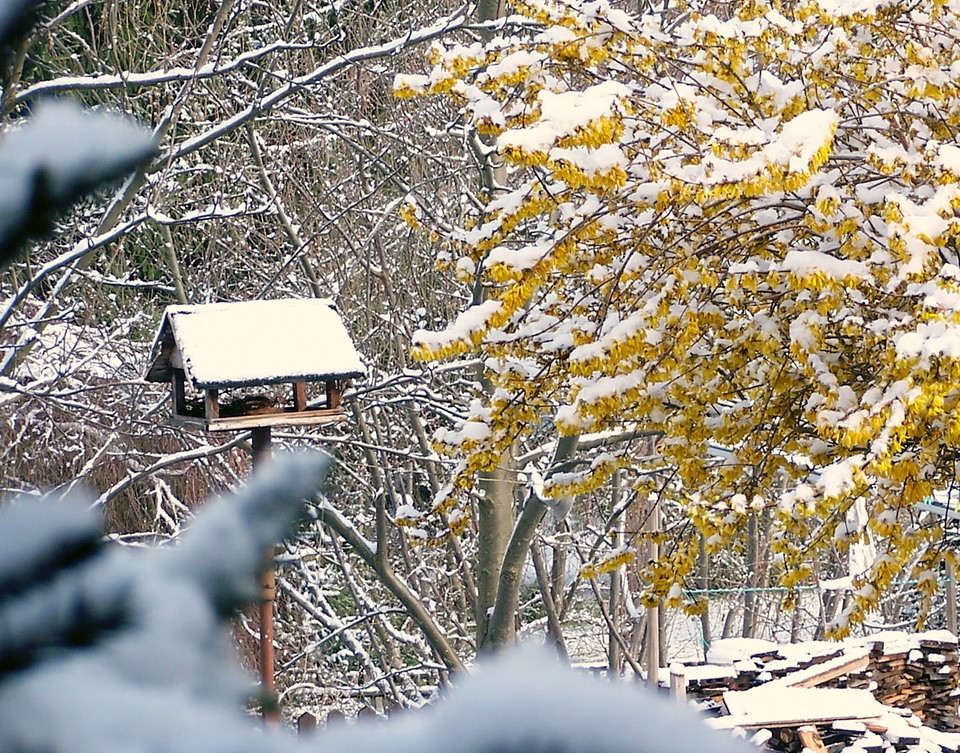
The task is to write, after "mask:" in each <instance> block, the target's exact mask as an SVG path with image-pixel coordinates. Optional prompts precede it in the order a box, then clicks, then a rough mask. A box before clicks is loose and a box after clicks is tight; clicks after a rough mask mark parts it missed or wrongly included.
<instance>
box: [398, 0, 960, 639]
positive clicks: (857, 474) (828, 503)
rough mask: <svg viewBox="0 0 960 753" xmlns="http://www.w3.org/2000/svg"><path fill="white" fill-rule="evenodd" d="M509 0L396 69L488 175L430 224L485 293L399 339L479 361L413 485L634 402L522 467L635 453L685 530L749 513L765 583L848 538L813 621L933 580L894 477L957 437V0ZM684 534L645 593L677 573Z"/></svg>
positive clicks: (725, 533) (928, 545)
mask: <svg viewBox="0 0 960 753" xmlns="http://www.w3.org/2000/svg"><path fill="white" fill-rule="evenodd" d="M511 6H512V13H513V14H514V15H512V16H510V17H509V18H508V19H507V20H506V23H505V24H504V27H503V31H502V32H501V33H499V35H497V36H496V37H494V38H492V39H491V40H489V41H488V42H486V43H479V42H476V43H472V44H445V45H437V46H436V47H435V48H434V49H433V50H432V53H431V59H430V62H431V64H432V69H431V70H430V72H429V73H428V74H426V75H418V76H399V77H398V78H397V82H396V89H397V91H398V93H399V94H400V95H409V96H424V95H438V96H442V97H446V98H448V99H449V100H450V101H452V102H453V103H455V104H456V105H457V106H459V107H461V108H462V111H463V113H464V115H463V117H464V125H465V126H466V127H467V128H471V129H475V131H476V132H477V133H479V134H480V135H481V136H482V137H483V139H484V143H486V144H489V145H490V148H491V149H495V151H496V153H497V155H498V157H499V159H502V160H503V162H504V164H505V166H506V171H505V172H506V176H507V178H506V180H505V183H506V185H504V186H502V190H499V191H497V192H495V194H494V195H492V196H490V197H489V201H488V203H487V205H486V207H485V210H484V212H483V213H478V214H477V215H476V216H475V218H474V219H473V222H472V223H469V224H468V226H467V227H463V228H459V229H456V230H449V229H446V230H443V229H438V232H439V233H440V234H441V235H442V236H443V239H442V243H443V248H444V252H443V259H442V260H443V262H444V263H447V264H449V265H452V266H453V268H454V269H455V271H456V274H457V276H458V278H459V279H461V280H462V281H463V282H464V283H467V284H469V285H475V284H478V281H479V284H480V285H482V286H483V287H484V290H485V297H484V298H483V300H482V301H481V302H480V303H478V304H477V305H474V306H472V307H470V308H468V309H467V310H465V311H464V312H463V313H462V314H461V315H460V316H459V317H458V318H457V319H456V320H455V321H453V322H452V323H451V324H450V325H449V326H448V327H447V328H445V329H444V330H442V331H438V332H426V331H422V332H419V333H417V336H416V341H415V354H416V355H417V356H418V357H420V358H423V359H440V358H447V357H451V356H456V355H458V354H463V353H468V352H470V353H474V352H479V353H480V354H481V355H482V357H483V358H484V359H485V364H486V368H487V372H488V375H489V378H490V380H491V382H492V384H493V385H494V389H493V390H492V391H489V393H488V396H487V397H486V398H483V399H481V400H479V401H478V402H477V403H476V404H475V406H474V408H473V409H472V411H471V415H470V417H469V419H468V420H467V421H465V422H464V423H463V425H462V426H461V427H460V429H459V430H458V431H454V432H444V433H443V434H442V435H440V436H438V437H437V439H438V440H439V441H440V443H441V444H443V445H445V446H446V448H447V449H450V450H452V451H454V452H457V453H460V455H461V456H462V458H463V462H462V463H461V465H460V466H459V468H458V472H457V474H456V476H455V479H454V483H453V485H452V487H451V489H450V491H449V495H448V496H446V497H445V498H443V499H438V500H436V502H435V506H436V507H437V508H438V509H439V508H444V509H452V508H454V507H455V505H456V504H457V499H458V494H460V493H461V492H462V490H464V489H467V488H469V485H470V484H471V483H472V479H474V478H475V474H476V473H477V472H479V471H482V470H485V469H489V468H490V467H492V466H493V465H495V464H496V463H497V462H499V460H500V458H501V457H502V456H503V455H504V453H506V452H509V451H510V450H511V447H514V446H516V445H515V443H516V442H517V441H518V439H522V438H523V436H524V435H525V433H526V432H529V431H530V430H531V429H532V428H533V427H536V426H538V424H539V423H540V422H542V420H544V419H550V420H552V423H553V426H554V427H555V430H556V432H558V433H560V434H579V435H581V436H585V435H587V434H597V433H602V432H617V431H620V432H622V431H624V430H629V429H636V430H637V431H640V432H650V433H655V434H657V435H662V439H661V440H660V441H659V443H658V447H659V448H660V452H659V453H658V454H657V455H656V456H653V457H651V456H649V455H645V454H641V453H639V452H637V451H636V446H635V443H633V444H631V443H622V444H619V445H614V446H612V447H610V446H608V447H601V448H600V449H597V450H595V451H593V450H589V451H583V452H581V453H580V458H579V459H580V460H582V461H583V462H582V463H581V465H579V466H577V468H579V469H580V470H576V471H574V472H569V473H562V474H554V475H553V476H550V477H549V478H548V480H547V484H546V489H545V493H546V494H547V495H549V496H563V495H570V494H580V493H584V492H587V491H590V490H591V489H594V488H596V487H597V486H598V485H600V484H602V483H603V482H604V481H605V480H606V479H607V478H608V477H609V476H610V474H611V473H612V472H613V471H614V470H615V469H617V468H621V467H630V468H634V469H639V470H640V471H642V470H644V468H646V467H648V466H651V465H653V464H656V465H657V466H661V467H663V468H665V469H669V473H668V474H663V473H661V474H647V475H644V474H643V473H638V474H636V475H635V476H634V478H637V479H638V480H637V481H636V484H635V486H636V491H637V493H639V494H641V495H643V494H661V493H663V491H664V488H665V486H664V485H665V483H669V484H670V487H671V489H673V490H674V493H675V494H679V495H681V496H682V498H683V499H684V500H685V514H686V515H688V516H689V518H690V519H691V520H692V521H693V522H694V523H695V524H696V529H697V530H698V531H699V533H700V535H702V536H704V537H705V538H706V539H707V542H708V546H709V547H710V549H711V550H717V549H719V548H721V547H724V546H728V545H730V544H731V542H733V541H735V539H736V538H737V537H738V536H739V535H740V533H741V532H742V530H743V529H744V528H745V523H746V521H747V519H748V518H749V517H750V516H751V515H758V514H762V515H765V516H768V517H769V518H772V532H773V534H772V541H773V544H772V548H773V553H774V556H775V560H774V562H775V567H777V568H778V571H779V572H780V573H781V574H782V582H783V583H784V584H785V585H788V586H793V585H797V584H799V583H800V582H802V581H803V580H804V579H805V578H807V577H808V576H810V575H811V573H812V572H813V568H812V564H811V563H812V561H813V560H814V559H815V558H816V557H817V556H818V553H819V552H820V551H822V550H823V548H825V547H831V546H837V547H840V548H841V549H842V548H844V547H847V546H849V545H850V544H851V543H853V542H860V543H861V544H862V543H864V542H866V541H869V542H871V544H872V545H874V546H875V547H876V552H877V556H876V558H875V559H874V561H873V563H872V565H871V566H870V567H869V568H868V569H867V570H866V571H865V572H863V573H854V575H856V576H857V577H856V578H855V580H854V582H853V583H854V588H855V599H854V600H853V602H854V606H853V608H852V610H849V612H848V613H847V614H845V615H844V616H843V617H842V618H841V620H840V621H839V622H838V623H837V624H836V625H834V626H833V627H834V629H835V631H836V632H837V633H842V632H844V631H845V630H846V629H848V627H849V625H850V624H851V623H854V622H857V621H859V620H862V619H863V617H864V616H865V615H866V614H867V613H868V612H870V611H871V609H873V608H874V607H875V606H876V604H877V602H878V600H879V599H880V598H881V597H882V594H883V593H884V591H885V589H887V588H888V587H889V586H890V584H891V583H892V582H893V581H894V580H895V579H897V578H900V577H904V576H909V575H912V576H913V577H919V578H920V580H921V585H922V586H923V588H924V589H925V590H927V591H929V590H930V589H931V588H933V587H935V584H936V580H935V578H933V577H931V574H932V573H935V572H936V571H937V570H938V568H939V564H940V561H941V559H942V558H943V557H944V556H950V555H949V554H947V553H945V552H943V551H941V550H940V548H939V543H940V541H941V534H942V531H941V529H940V523H939V519H936V518H934V519H930V517H929V516H928V517H926V518H924V517H923V516H922V515H921V514H920V513H918V512H917V510H916V505H917V504H918V503H919V502H921V501H922V500H924V499H926V498H928V497H930V496H931V495H934V494H935V493H942V492H944V491H945V490H948V489H949V488H950V486H951V485H952V484H953V483H954V480H955V477H956V462H957V450H958V447H960V411H958V407H960V406H958V402H960V327H958V322H960V314H958V312H960V253H958V238H957V236H958V231H960V218H958V217H957V209H958V208H960V186H958V180H960V146H958V145H957V143H956V140H957V132H958V127H960V90H958V82H960V0H947V1H944V0H920V1H919V2H913V3H909V4H908V3H901V2H895V1H893V2H891V1H889V0H796V1H795V2H777V1H775V0H774V1H773V2H763V3H759V2H754V1H753V0H734V1H733V2H728V3H713V2H709V3H699V0H693V1H681V2H670V3H666V4H664V5H662V6H658V7H656V8H653V9H651V10H650V11H648V12H646V13H644V14H643V15H640V16H634V15H630V14H628V13H627V12H625V11H623V10H620V9H617V8H615V7H612V6H611V5H610V4H609V3H608V2H605V1H604V0H599V1H598V2H553V1H552V0H530V1H529V2H511ZM409 213H410V216H411V217H413V216H414V215H416V211H415V207H414V208H411V209H410V212H409ZM717 448H720V449H721V450H722V451H720V452H717V451H716V449H717ZM712 450H713V451H712ZM664 478H668V479H669V482H665V481H664ZM855 506H859V507H860V508H862V509H864V510H865V511H866V513H867V514H866V515H852V510H853V508H854V507H855ZM851 521H852V522H851ZM689 538H690V540H689V541H685V540H681V539H678V540H677V541H676V542H674V544H675V545H674V547H673V549H672V551H671V554H670V558H671V561H670V562H669V563H660V564H659V565H657V564H655V565H653V566H651V567H650V568H649V569H648V575H649V577H650V591H649V595H650V596H653V595H659V596H666V595H668V594H670V595H671V596H672V598H673V599H674V600H677V599H678V598H679V593H680V591H679V589H677V588H676V587H675V584H677V583H680V584H682V582H683V579H684V577H685V576H686V575H687V574H688V573H690V572H691V567H692V564H693V561H694V556H695V553H696V538H695V537H694V536H690V537H689ZM615 558H618V559H617V561H618V562H619V561H622V552H617V553H616V557H615ZM931 584H932V585H931Z"/></svg>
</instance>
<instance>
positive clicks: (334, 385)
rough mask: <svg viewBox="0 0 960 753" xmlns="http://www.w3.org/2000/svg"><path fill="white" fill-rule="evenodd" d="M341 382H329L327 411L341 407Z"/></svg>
mask: <svg viewBox="0 0 960 753" xmlns="http://www.w3.org/2000/svg"><path fill="white" fill-rule="evenodd" d="M342 395H343V393H342V392H341V391H340V382H336V381H330V382H327V409H328V410H332V409H334V408H339V407H340V402H341V397H342Z"/></svg>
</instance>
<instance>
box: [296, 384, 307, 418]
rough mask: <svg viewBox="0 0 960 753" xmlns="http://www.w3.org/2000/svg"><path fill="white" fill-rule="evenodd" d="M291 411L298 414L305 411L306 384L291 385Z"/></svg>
mask: <svg viewBox="0 0 960 753" xmlns="http://www.w3.org/2000/svg"><path fill="white" fill-rule="evenodd" d="M293 409H294V410H295V411H298V412H299V411H305V410H306V409H307V384H306V382H294V383H293Z"/></svg>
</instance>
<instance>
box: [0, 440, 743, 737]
mask: <svg viewBox="0 0 960 753" xmlns="http://www.w3.org/2000/svg"><path fill="white" fill-rule="evenodd" d="M327 464H328V461H327V459H326V458H325V457H322V456H319V455H315V454H306V455H287V456H278V457H276V458H274V459H273V460H272V461H271V463H270V464H269V466H268V468H267V469H266V470H265V472H263V473H261V474H259V475H258V476H257V477H255V478H254V480H253V481H252V482H251V483H250V484H249V485H248V486H247V487H246V488H244V489H243V490H241V491H240V492H238V493H237V494H235V495H234V496H233V498H231V499H229V500H224V501H223V502H221V503H220V504H216V505H211V506H210V507H209V509H206V510H205V511H204V513H203V515H202V516H201V517H200V518H198V520H197V522H196V524H195V525H194V526H193V529H192V530H191V531H190V534H189V535H188V538H187V539H185V540H184V543H183V544H182V545H181V546H179V547H176V548H173V549H159V550H156V549H155V550H152V551H147V552H143V551H140V552H132V551H130V550H125V549H121V548H119V547H117V548H113V547H111V546H110V545H108V544H104V543H103V541H102V539H101V538H100V536H99V527H98V524H97V521H96V519H95V517H94V516H93V515H92V514H91V512H90V510H89V509H88V508H85V506H84V505H83V504H77V500H74V501H63V502H53V501H49V500H46V501H39V502H38V501H36V500H26V499H25V500H22V501H21V502H20V503H18V504H13V505H11V506H8V507H5V508H3V510H2V511H0V583H2V584H3V585H2V587H0V749H2V750H13V751H20V750H44V751H50V753H57V752H59V751H64V752H65V751H70V753H84V752H85V751H90V752H91V753H93V752H94V751H96V753H110V752H111V751H118V753H119V751H130V750H154V751H163V752H164V753H177V752H178V751H183V752H184V753H187V752H188V751H189V753H203V752H204V751H226V750H230V751H234V752H236V753H244V752H246V751H281V750H292V749H295V748H304V747H308V745H309V747H313V748H318V749H321V750H329V751H340V750H343V751H355V752H359V753H366V752H367V751H369V752H370V753H375V752H376V753H379V752H380V751H382V752H383V753H386V751H391V752H392V753H398V751H399V752H402V751H411V753H412V752H413V751H417V753H425V752H426V753H429V752H430V751H433V750H436V751H438V753H439V751H441V750H443V751H446V750H449V747H450V745H451V742H452V741H456V742H455V743H454V744H455V745H456V749H457V750H459V751H463V752H464V753H469V752H471V751H477V753H480V752H481V751H489V750H500V751H518V752H519V751H521V750H531V749H533V750H538V751H561V750H562V751H568V752H570V753H575V752H576V751H584V752H586V751H591V752H594V753H606V752H607V751H609V753H624V752H629V751H637V752H638V753H639V752H644V751H650V752H651V753H652V752H653V751H671V753H673V752H674V751H677V752H680V753H682V752H683V751H700V750H712V751H717V752H718V753H735V751H737V750H739V747H738V745H737V744H736V743H735V742H734V741H733V740H731V739H729V738H726V737H724V736H722V735H718V734H716V733H714V732H712V731H710V730H708V729H707V728H706V727H705V726H703V725H700V724H699V723H697V722H695V721H694V719H693V718H692V717H691V716H690V714H689V712H687V711H686V710H685V709H682V708H680V707H675V706H672V705H669V704H668V703H667V702H666V701H664V700H662V699H659V698H655V697H653V696H649V695H645V694H643V693H642V692H640V691H638V690H635V689H634V688H628V687H626V686H618V685H616V684H609V683H599V682H597V681H595V680H593V679H590V678H588V677H587V676H585V675H579V676H578V675H575V674H574V673H573V672H572V671H571V670H569V669H564V668H561V667H560V666H559V665H558V664H557V663H556V662H555V661H552V660H551V659H550V658H549V657H547V656H546V655H540V654H538V653H536V652H534V651H526V652H522V653H520V654H512V655H507V656H504V657H501V658H499V659H497V660H496V661H493V662H491V663H490V664H489V666H482V667H481V668H480V670H479V671H477V672H476V673H475V674H472V675H471V676H470V677H463V678H462V679H461V680H459V681H458V682H457V683H456V684H457V685H460V687H458V688H456V690H455V691H454V692H452V693H451V695H450V697H449V698H448V699H444V700H442V701H441V702H439V703H437V704H436V706H435V707H434V708H432V709H428V710H422V711H420V712H418V713H416V714H408V715H406V716H405V717H404V718H402V719H401V720H399V721H391V722H390V723H389V724H387V725H372V726H358V727H353V728H349V729H347V728H343V729H341V730H339V731H337V732H332V731H331V732H330V733H329V734H326V735H324V736H323V737H320V738H317V739H315V740H312V741H306V742H304V741H302V740H301V741H297V740H295V739H294V738H292V737H290V736H289V735H287V734H285V733H278V732H266V733H265V732H264V731H263V730H262V729H260V728H259V725H258V724H257V723H256V722H255V721H253V720H251V719H250V718H249V717H246V716H245V715H244V714H243V713H242V708H241V706H242V704H241V701H242V699H243V696H244V695H245V694H248V693H249V688H245V685H244V683H243V680H242V678H241V676H240V675H239V673H238V672H237V670H236V668H235V667H234V666H233V664H232V662H231V661H230V659H229V657H230V655H231V653H232V652H231V650H230V647H229V645H228V641H226V640H225V633H224V632H223V630H222V622H223V620H224V619H225V618H227V617H228V616H229V615H230V614H231V613H232V610H233V609H234V608H235V607H236V606H237V605H239V604H240V603H243V602H244V601H250V600H252V599H253V598H255V596H256V593H257V591H256V586H255V575H256V573H257V571H258V570H259V569H260V567H261V565H262V554H263V551H264V549H265V548H267V547H268V546H269V545H270V544H271V543H273V542H275V541H277V540H278V539H279V538H281V537H282V536H283V535H284V533H285V532H286V531H288V530H289V529H290V527H291V525H292V523H293V522H294V520H295V519H297V518H298V517H299V516H300V515H301V513H302V510H303V506H302V500H303V499H305V498H307V497H311V496H313V495H314V493H315V492H316V490H317V489H318V487H319V485H320V484H321V482H322V480H323V477H324V476H325V474H326V469H327ZM611 718H612V719H616V720H617V724H613V725H612V724H609V723H607V720H608V719H611ZM493 719H495V720H496V724H491V720H493Z"/></svg>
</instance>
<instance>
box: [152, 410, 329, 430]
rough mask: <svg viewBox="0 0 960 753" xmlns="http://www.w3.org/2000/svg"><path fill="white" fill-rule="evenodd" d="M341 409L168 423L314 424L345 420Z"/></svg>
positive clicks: (197, 426) (214, 426)
mask: <svg viewBox="0 0 960 753" xmlns="http://www.w3.org/2000/svg"><path fill="white" fill-rule="evenodd" d="M346 420H347V416H346V414H345V413H344V412H343V411H342V410H326V409H318V410H306V411H304V412H303V413H270V414H263V415H254V416H233V417H231V416H227V417H221V418H214V419H210V420H208V419H206V418H203V417H201V416H171V417H170V420H169V423H170V424H171V425H172V426H179V427H181V428H183V429H194V430H197V431H244V430H246V429H256V428H257V427H261V426H263V427H265V426H314V425H323V424H334V423H340V422H342V421H346Z"/></svg>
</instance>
